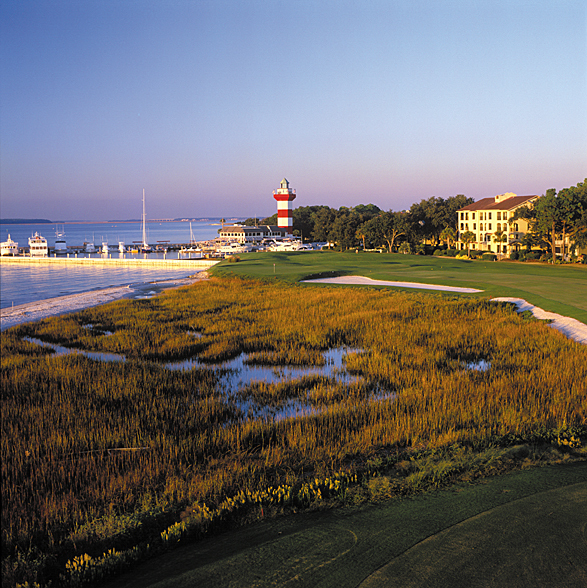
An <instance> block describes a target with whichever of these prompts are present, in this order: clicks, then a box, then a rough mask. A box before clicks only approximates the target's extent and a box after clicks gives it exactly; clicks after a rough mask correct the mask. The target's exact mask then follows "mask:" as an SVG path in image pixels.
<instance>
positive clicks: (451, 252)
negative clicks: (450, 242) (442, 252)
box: [446, 249, 457, 257]
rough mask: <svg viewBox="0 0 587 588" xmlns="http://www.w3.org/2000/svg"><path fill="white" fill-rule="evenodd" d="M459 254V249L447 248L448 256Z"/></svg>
mask: <svg viewBox="0 0 587 588" xmlns="http://www.w3.org/2000/svg"><path fill="white" fill-rule="evenodd" d="M456 254H457V250H456V249H447V250H446V255H447V256H448V257H456Z"/></svg>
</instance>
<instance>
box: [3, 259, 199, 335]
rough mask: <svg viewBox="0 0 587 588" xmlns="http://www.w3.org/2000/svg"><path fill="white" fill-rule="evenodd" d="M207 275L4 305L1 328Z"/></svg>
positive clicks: (142, 294) (137, 295)
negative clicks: (7, 306) (9, 305)
mask: <svg viewBox="0 0 587 588" xmlns="http://www.w3.org/2000/svg"><path fill="white" fill-rule="evenodd" d="M207 277H208V274H207V272H205V271H202V272H198V273H197V274H194V275H193V276H190V277H188V278H181V279H176V280H162V281H158V282H148V283H145V284H135V285H128V286H116V287H113V288H103V289H101V290H92V291H90V292H81V293H79V294H71V295H69V296H58V297H56V298H48V299H46V300H39V301H37V302H29V303H27V304H19V305H17V306H12V307H10V308H3V309H2V310H1V312H0V330H2V331H3V330H4V329H8V328H10V327H15V326H16V325H20V324H22V323H29V322H33V321H39V320H41V319H45V318H49V317H51V316H59V315H62V314H67V313H70V312H76V311H79V310H83V309H84V308H90V307H92V306H98V305H100V304H107V303H108V302H113V301H115V300H120V299H121V298H135V299H141V298H151V297H152V296H156V295H157V294H159V293H161V292H163V291H164V290H168V289H170V288H179V287H180V286H189V285H190V284H193V283H195V282H198V281H200V280H203V279H206V278H207Z"/></svg>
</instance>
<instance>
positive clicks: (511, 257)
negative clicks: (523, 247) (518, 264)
mask: <svg viewBox="0 0 587 588" xmlns="http://www.w3.org/2000/svg"><path fill="white" fill-rule="evenodd" d="M519 257H520V254H519V253H518V252H517V251H512V252H511V253H510V259H514V260H515V259H518V258H519Z"/></svg>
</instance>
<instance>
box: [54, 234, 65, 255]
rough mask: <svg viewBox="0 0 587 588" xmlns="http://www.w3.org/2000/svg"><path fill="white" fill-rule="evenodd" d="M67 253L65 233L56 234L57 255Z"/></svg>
mask: <svg viewBox="0 0 587 588" xmlns="http://www.w3.org/2000/svg"><path fill="white" fill-rule="evenodd" d="M65 253H67V241H66V240H65V233H63V232H62V233H59V232H56V233H55V254H56V255H59V254H65Z"/></svg>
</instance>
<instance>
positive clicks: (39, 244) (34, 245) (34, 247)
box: [29, 233, 49, 257]
mask: <svg viewBox="0 0 587 588" xmlns="http://www.w3.org/2000/svg"><path fill="white" fill-rule="evenodd" d="M29 252H30V256H31V257H47V256H48V255H49V248H48V247H47V239H45V237H42V236H41V235H39V233H35V234H34V235H33V236H32V237H29Z"/></svg>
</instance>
